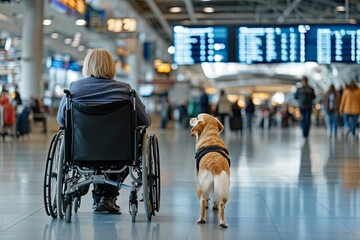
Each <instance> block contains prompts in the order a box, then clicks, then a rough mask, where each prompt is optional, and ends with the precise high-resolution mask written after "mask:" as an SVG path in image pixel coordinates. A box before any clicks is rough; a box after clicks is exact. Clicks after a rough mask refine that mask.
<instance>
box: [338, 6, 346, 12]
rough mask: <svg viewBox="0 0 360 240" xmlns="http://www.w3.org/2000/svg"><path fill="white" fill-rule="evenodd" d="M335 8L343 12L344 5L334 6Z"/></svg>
mask: <svg viewBox="0 0 360 240" xmlns="http://www.w3.org/2000/svg"><path fill="white" fill-rule="evenodd" d="M336 10H337V11H338V12H345V7H344V6H342V5H339V6H337V7H336Z"/></svg>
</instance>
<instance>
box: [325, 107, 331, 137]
mask: <svg viewBox="0 0 360 240" xmlns="http://www.w3.org/2000/svg"><path fill="white" fill-rule="evenodd" d="M331 117H332V112H326V118H327V119H326V120H327V121H326V122H327V126H326V127H327V134H328V136H330V137H331V134H332V118H331Z"/></svg>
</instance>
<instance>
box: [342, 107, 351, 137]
mask: <svg viewBox="0 0 360 240" xmlns="http://www.w3.org/2000/svg"><path fill="white" fill-rule="evenodd" d="M343 122H344V136H345V137H346V136H347V135H348V133H349V130H350V127H349V116H348V114H346V113H343Z"/></svg>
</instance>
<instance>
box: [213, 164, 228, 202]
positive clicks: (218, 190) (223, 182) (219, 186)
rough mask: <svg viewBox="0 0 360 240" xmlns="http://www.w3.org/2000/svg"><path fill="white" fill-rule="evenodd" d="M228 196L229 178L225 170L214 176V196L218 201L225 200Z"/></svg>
mask: <svg viewBox="0 0 360 240" xmlns="http://www.w3.org/2000/svg"><path fill="white" fill-rule="evenodd" d="M229 197H230V178H229V176H228V175H227V174H226V172H225V171H222V172H221V173H220V174H219V175H215V176H214V198H215V200H216V201H218V202H220V201H221V200H225V202H226V201H227V200H228V199H229Z"/></svg>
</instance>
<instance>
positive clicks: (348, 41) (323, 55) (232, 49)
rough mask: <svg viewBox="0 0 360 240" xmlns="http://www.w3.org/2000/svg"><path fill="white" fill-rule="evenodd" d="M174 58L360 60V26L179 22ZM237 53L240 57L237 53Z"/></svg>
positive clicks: (188, 61)
mask: <svg viewBox="0 0 360 240" xmlns="http://www.w3.org/2000/svg"><path fill="white" fill-rule="evenodd" d="M173 45H174V47H175V54H174V62H175V63H177V64H180V65H184V64H185V65H186V64H194V63H201V62H239V63H244V64H253V63H287V62H299V63H302V62H317V63H319V64H330V63H356V64H359V63H360V25H356V24H337V25H318V24H297V25H246V26H245V25H244V26H234V25H231V26H210V27H198V26H191V27H190V26H175V27H174V29H173ZM233 53H235V55H234V54H233Z"/></svg>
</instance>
